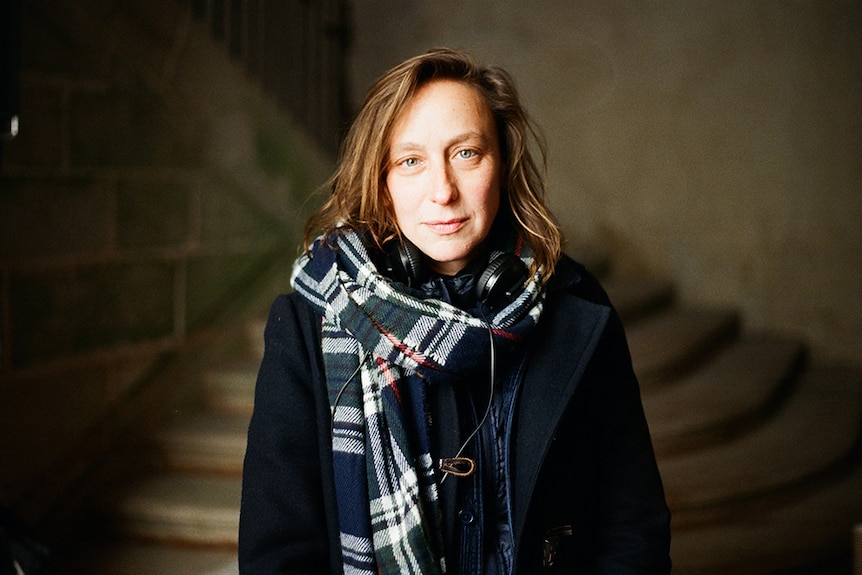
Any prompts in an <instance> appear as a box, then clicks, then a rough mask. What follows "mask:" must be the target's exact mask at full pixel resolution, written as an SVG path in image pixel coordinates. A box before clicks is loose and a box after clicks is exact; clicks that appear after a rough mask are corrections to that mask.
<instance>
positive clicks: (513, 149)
mask: <svg viewBox="0 0 862 575" xmlns="http://www.w3.org/2000/svg"><path fill="white" fill-rule="evenodd" d="M438 79H447V80H455V81H459V82H464V83H465V84H468V85H470V86H473V87H474V88H476V89H477V90H478V91H479V93H481V95H482V96H483V97H484V98H485V101H486V102H487V103H488V106H489V107H490V109H491V111H492V113H493V115H494V118H495V121H496V123H497V134H498V137H499V139H500V152H501V155H502V161H503V177H502V178H501V188H502V190H501V193H502V197H501V202H500V212H499V213H498V214H497V222H498V223H503V220H504V218H505V219H507V220H508V222H509V225H511V227H512V228H513V229H514V230H515V232H517V233H518V234H519V235H520V236H521V237H522V238H523V240H524V241H526V242H528V243H529V244H530V247H531V248H532V250H533V253H534V257H535V262H534V268H538V267H539V266H541V267H542V268H543V271H544V277H545V278H548V277H550V275H551V274H552V273H553V270H554V266H555V265H556V262H557V260H558V259H559V257H560V254H561V251H562V234H561V232H560V228H559V226H558V225H557V223H556V221H555V220H554V217H553V216H552V215H551V213H550V211H549V209H548V207H547V206H546V204H545V179H544V172H545V169H546V153H545V145H544V141H543V140H542V138H541V137H540V135H539V134H538V132H537V130H536V129H535V127H534V126H533V123H532V121H531V120H530V118H529V116H528V115H527V113H526V111H525V110H524V108H523V107H522V106H521V103H520V100H519V97H518V93H517V91H516V89H515V84H514V82H513V80H512V78H511V76H510V75H509V74H508V73H507V72H506V71H505V70H503V69H502V68H499V67H494V66H479V65H478V64H476V62H475V61H474V60H473V58H471V57H470V56H469V55H468V54H466V53H464V52H460V51H456V50H450V49H437V50H432V51H430V52H428V53H426V54H422V55H420V56H415V57H413V58H410V59H408V60H406V61H404V62H402V63H401V64H399V65H398V66H395V67H394V68H392V69H391V70H389V71H388V72H386V73H385V74H384V75H383V76H382V77H381V78H380V79H379V80H378V81H377V82H376V83H375V84H374V86H373V87H372V88H371V90H370V91H369V92H368V95H367V96H366V98H365V101H364V103H363V104H362V107H361V108H360V110H359V113H358V114H357V116H356V118H355V119H354V121H353V123H352V125H351V127H350V129H349V131H348V133H347V135H346V136H345V138H344V140H343V142H342V145H341V151H340V157H339V161H338V166H337V168H336V170H335V173H334V174H333V175H332V177H331V178H330V180H329V182H328V187H329V189H330V191H331V195H330V196H329V199H328V200H327V201H326V203H325V204H324V205H323V206H322V207H321V208H320V209H319V210H317V212H315V213H314V214H313V215H312V216H311V218H310V219H309V220H308V223H307V224H306V227H305V239H304V243H305V248H306V249H308V247H309V245H310V243H311V242H312V241H313V240H314V238H315V237H317V236H318V235H319V234H321V233H322V234H324V235H328V234H329V233H331V232H333V231H334V230H335V229H336V228H337V227H340V226H346V227H349V228H352V229H354V230H357V231H359V232H362V233H365V234H367V236H368V237H369V239H370V241H372V242H374V243H375V244H376V245H377V246H378V247H380V246H383V244H385V243H386V242H388V241H390V240H392V239H394V238H397V237H399V236H400V231H399V230H398V227H397V222H396V221H395V215H394V211H393V209H392V205H391V200H390V197H389V193H388V190H387V188H386V175H387V167H388V163H389V151H390V150H389V148H390V145H391V139H392V131H393V126H394V125H395V123H396V121H397V120H398V118H399V117H400V116H401V114H402V112H403V111H404V110H405V108H406V107H407V105H408V104H409V103H410V101H411V99H412V98H413V96H414V94H415V93H416V92H417V90H418V89H419V88H420V87H421V86H423V85H424V84H426V83H428V82H430V81H432V80H438ZM531 145H535V149H536V151H537V152H538V155H539V158H540V162H539V163H537V162H536V160H535V159H534V157H533V154H532V151H531ZM532 271H535V269H534V270H532Z"/></svg>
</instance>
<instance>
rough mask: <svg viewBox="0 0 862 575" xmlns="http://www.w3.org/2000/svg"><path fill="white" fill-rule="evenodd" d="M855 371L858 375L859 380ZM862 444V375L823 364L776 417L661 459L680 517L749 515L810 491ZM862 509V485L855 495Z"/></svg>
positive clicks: (680, 521)
mask: <svg viewBox="0 0 862 575" xmlns="http://www.w3.org/2000/svg"><path fill="white" fill-rule="evenodd" d="M854 378H855V380H854ZM860 447H862V377H860V376H859V375H858V374H853V372H848V373H841V372H836V371H835V370H829V369H825V368H817V369H812V370H808V371H806V372H805V373H804V374H803V375H801V376H800V381H799V383H798V385H797V386H796V388H795V389H794V393H793V394H792V395H791V396H790V397H789V398H788V400H787V401H786V403H785V404H784V405H783V406H782V407H781V409H780V410H778V411H777V412H776V413H775V414H774V415H773V416H772V417H771V418H770V419H769V420H768V421H766V422H764V423H763V424H762V425H761V426H759V427H756V428H754V429H752V430H751V431H750V432H749V433H747V434H745V435H743V436H739V437H737V438H735V439H734V440H732V441H729V442H727V443H722V444H718V445H713V446H712V447H710V448H709V449H703V450H699V451H695V452H686V453H681V454H678V455H674V456H669V457H662V458H660V459H659V468H660V469H661V473H662V478H663V480H664V484H665V490H666V494H667V499H668V505H669V506H670V508H671V510H672V511H673V514H674V525H675V526H676V527H677V528H684V527H686V526H688V525H695V524H700V523H706V522H715V521H724V520H727V519H729V518H732V517H736V516H738V515H743V516H744V515H745V513H747V511H749V510H750V509H751V508H752V507H755V506H763V505H770V504H773V503H774V502H775V501H781V500H783V499H784V498H786V497H788V496H805V494H807V493H808V492H809V491H816V490H817V489H818V488H819V487H820V486H821V484H822V483H823V482H824V481H827V480H828V479H829V478H830V477H831V476H833V475H834V474H835V473H837V472H839V471H841V470H842V469H844V468H846V467H847V466H848V464H852V465H858V461H859V455H860ZM847 503H848V504H852V505H855V506H856V507H857V508H858V509H859V513H860V517H859V518H858V519H862V489H860V490H859V492H858V493H856V494H855V496H853V497H851V498H849V499H848V501H847Z"/></svg>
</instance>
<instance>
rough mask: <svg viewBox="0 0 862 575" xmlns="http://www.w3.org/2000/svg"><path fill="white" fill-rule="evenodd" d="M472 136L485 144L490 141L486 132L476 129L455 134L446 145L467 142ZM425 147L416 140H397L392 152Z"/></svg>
mask: <svg viewBox="0 0 862 575" xmlns="http://www.w3.org/2000/svg"><path fill="white" fill-rule="evenodd" d="M472 138H476V139H478V140H480V141H481V142H482V144H483V145H484V144H486V143H487V142H488V138H487V137H486V136H485V134H483V133H482V132H477V131H475V130H470V131H469V132H464V133H462V134H458V135H457V136H454V137H453V138H451V139H450V140H449V141H448V142H447V144H446V147H447V148H448V147H449V146H452V145H455V144H460V143H462V142H466V141H467V140H470V139H472ZM423 149H425V146H423V145H421V144H417V143H415V142H409V141H408V142H396V143H393V144H392V146H391V152H392V153H403V152H409V151H412V150H423Z"/></svg>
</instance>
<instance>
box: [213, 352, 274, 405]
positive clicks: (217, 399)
mask: <svg viewBox="0 0 862 575" xmlns="http://www.w3.org/2000/svg"><path fill="white" fill-rule="evenodd" d="M259 367H260V361H259V360H252V359H250V360H248V361H246V362H242V363H236V364H233V365H229V366H225V367H223V368H220V369H214V370H211V371H208V372H207V373H205V374H204V376H203V379H204V389H205V393H206V402H207V405H208V407H210V408H211V409H213V410H215V411H222V412H225V413H235V414H241V415H246V416H250V415H251V412H252V409H253V407H254V385H255V381H257V372H258V369H259Z"/></svg>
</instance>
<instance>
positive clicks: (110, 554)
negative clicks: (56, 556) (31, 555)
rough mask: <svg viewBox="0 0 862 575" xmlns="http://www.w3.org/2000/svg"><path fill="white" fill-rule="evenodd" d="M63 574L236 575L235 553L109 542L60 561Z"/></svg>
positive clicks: (188, 547) (184, 547)
mask: <svg viewBox="0 0 862 575" xmlns="http://www.w3.org/2000/svg"><path fill="white" fill-rule="evenodd" d="M63 572H65V573H87V574H88V575H153V574H158V575H237V574H238V573H239V568H238V566H237V559H236V551H234V550H232V549H220V548H211V547H195V546H186V545H181V546H177V545H165V544H163V543H161V544H160V543H154V542H113V543H105V544H101V545H99V546H98V547H96V548H94V549H85V550H81V551H79V552H78V553H76V554H75V557H71V558H69V559H66V560H65V561H63Z"/></svg>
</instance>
